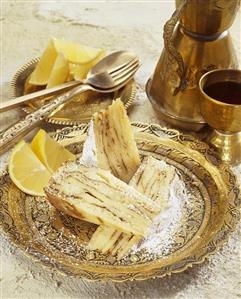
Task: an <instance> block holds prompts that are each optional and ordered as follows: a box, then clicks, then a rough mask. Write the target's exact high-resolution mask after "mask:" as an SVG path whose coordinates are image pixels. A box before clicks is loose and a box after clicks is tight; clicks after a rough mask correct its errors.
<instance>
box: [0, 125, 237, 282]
mask: <svg viewBox="0 0 241 299" xmlns="http://www.w3.org/2000/svg"><path fill="white" fill-rule="evenodd" d="M133 128H134V130H135V134H136V141H137V144H138V148H139V151H140V153H141V155H142V156H148V155H152V156H154V157H155V158H157V159H161V160H165V161H166V162H167V163H169V164H171V165H173V166H175V167H176V168H177V169H178V170H179V173H181V177H182V181H183V182H184V184H185V187H186V189H187V192H188V194H189V197H190V198H189V204H188V205H184V206H183V211H182V212H183V217H182V219H181V221H180V225H179V226H178V228H177V229H176V231H174V232H173V242H172V244H171V247H170V248H169V250H168V251H165V250H164V251H163V252H161V253H158V255H152V254H150V253H147V252H140V253H136V254H129V255H128V256H127V257H126V258H124V259H122V260H120V261H117V260H116V259H115V258H114V257H112V256H108V255H102V254H99V253H97V252H93V251H88V250H87V249H86V244H87V242H88V240H89V239H90V237H91V235H92V233H93V232H94V230H95V228H96V226H95V225H91V224H89V223H87V222H84V221H80V220H77V219H74V218H72V217H69V216H67V215H64V214H63V213H61V212H58V211H57V210H55V209H54V208H53V207H52V206H51V205H50V204H49V203H48V201H47V200H46V199H45V198H36V197H32V196H28V195H26V194H24V193H23V192H21V191H20V190H18V189H17V188H16V187H15V186H14V185H13V184H12V183H11V181H10V179H9V176H8V174H7V173H5V174H4V175H2V176H1V179H0V223H1V227H2V229H3V231H4V232H5V233H6V234H7V235H8V236H9V237H10V238H11V240H12V241H13V242H14V243H15V245H16V246H17V247H19V248H21V249H22V250H23V251H24V252H25V253H26V254H27V255H29V256H30V257H31V258H33V259H34V260H39V261H41V262H42V263H43V264H44V265H46V266H48V267H50V268H54V269H56V270H59V271H61V272H62V273H65V274H67V275H74V276H77V277H83V278H86V279H89V280H106V279H111V280H114V281H126V280H133V279H137V280H142V279H148V278H151V277H162V276H165V275H167V274H171V273H173V272H181V271H183V270H185V269H186V268H187V267H190V266H192V265H193V264H198V263H201V262H203V261H204V259H205V257H207V256H208V255H210V254H212V253H214V252H215V250H216V249H217V247H218V246H220V245H221V244H223V242H224V241H225V240H226V239H227V237H228V235H229V234H230V233H231V231H233V230H234V228H235V225H236V224H237V222H238V220H239V217H240V214H239V208H240V195H239V188H238V187H237V185H236V180H235V176H234V175H233V173H232V172H231V170H230V169H229V167H228V165H226V164H223V163H222V162H221V161H220V159H219V157H218V155H217V154H216V153H215V152H214V151H213V150H211V149H210V148H209V147H208V145H207V144H205V143H203V142H201V141H199V140H197V139H195V138H194V137H191V136H188V135H183V134H181V133H179V132H178V131H176V130H168V129H165V128H161V127H160V126H158V125H146V124H141V123H133ZM86 131H87V126H86V125H80V126H76V127H72V128H64V129H62V130H60V131H57V132H56V133H55V135H54V137H55V138H56V139H57V140H58V141H59V142H61V143H62V144H64V145H67V146H68V148H69V149H70V150H72V151H73V152H74V153H81V151H82V145H83V141H84V139H85V136H86Z"/></svg>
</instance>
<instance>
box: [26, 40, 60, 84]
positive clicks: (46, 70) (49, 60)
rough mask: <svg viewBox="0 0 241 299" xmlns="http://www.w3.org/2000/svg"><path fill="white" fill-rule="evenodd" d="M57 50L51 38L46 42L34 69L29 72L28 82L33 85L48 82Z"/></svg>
mask: <svg viewBox="0 0 241 299" xmlns="http://www.w3.org/2000/svg"><path fill="white" fill-rule="evenodd" d="M57 55H58V53H57V51H56V48H55V45H54V42H53V40H52V39H51V40H50V41H49V43H48V46H47V48H46V49H45V50H44V52H43V54H42V56H41V58H40V60H39V62H38V64H37V66H36V68H35V70H34V71H33V73H32V74H31V77H30V80H29V83H30V84H33V85H46V84H47V83H48V80H49V77H50V74H51V72H52V68H53V66H54V64H55V60H56V58H57Z"/></svg>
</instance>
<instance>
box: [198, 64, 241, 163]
mask: <svg viewBox="0 0 241 299" xmlns="http://www.w3.org/2000/svg"><path fill="white" fill-rule="evenodd" d="M224 81H232V82H237V83H241V70H231V69H221V70H214V71H210V72H208V73H206V74H205V75H203V76H202V77H201V79H200V81H199V88H200V91H201V99H200V100H201V101H200V103H201V113H202V116H203V118H204V119H205V120H206V122H207V123H208V125H209V126H210V127H212V128H213V129H214V131H213V132H212V133H211V134H210V135H209V136H208V137H207V140H206V141H207V142H208V143H209V144H211V145H213V146H214V147H215V148H216V149H217V150H218V152H219V153H220V156H221V158H222V160H223V161H226V162H228V163H230V164H232V165H236V164H239V163H240V162H241V102H240V105H239V104H237V105H236V104H226V103H224V102H221V101H219V100H216V99H213V98H211V97H210V96H208V95H207V94H206V93H205V92H204V89H205V87H207V86H209V85H211V84H214V83H217V82H224Z"/></svg>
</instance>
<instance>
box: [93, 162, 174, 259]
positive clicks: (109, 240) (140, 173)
mask: <svg viewBox="0 0 241 299" xmlns="http://www.w3.org/2000/svg"><path fill="white" fill-rule="evenodd" d="M174 177H175V169H174V168H173V167H171V166H168V165H167V164H166V163H165V162H164V161H159V160H156V159H154V158H152V157H148V158H145V159H144V161H143V163H142V164H141V166H140V167H139V168H138V170H137V172H136V173H135V175H134V176H133V178H132V179H131V181H130V183H129V185H130V186H132V187H134V188H135V189H136V190H138V191H139V192H141V193H143V194H145V195H146V196H148V197H150V198H152V199H153V200H154V201H155V203H156V204H157V205H158V206H159V211H160V210H161V209H163V208H164V207H165V204H166V202H167V200H168V195H169V186H170V184H171V182H172V180H173V179H174ZM155 215H156V214H155V213H153V214H152V216H151V217H152V218H153V217H154V216H155ZM140 240H141V237H140V236H136V235H134V234H132V235H131V234H125V233H122V232H120V231H116V230H115V229H114V228H113V227H104V226H99V227H98V228H97V230H96V231H95V232H94V234H93V236H92V238H91V240H90V242H89V245H88V248H89V249H91V250H99V251H100V252H102V253H107V252H109V253H111V254H112V255H117V256H118V258H119V259H120V258H122V257H123V256H124V255H125V254H126V253H127V252H128V251H129V250H130V249H131V247H132V246H133V245H134V244H136V243H138V242H139V241H140Z"/></svg>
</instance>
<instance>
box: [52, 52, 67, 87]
mask: <svg viewBox="0 0 241 299" xmlns="http://www.w3.org/2000/svg"><path fill="white" fill-rule="evenodd" d="M68 75H69V64H68V60H67V59H66V58H65V56H64V55H63V54H62V53H59V54H58V56H57V58H56V60H55V63H54V66H53V68H52V71H51V74H50V76H49V80H48V84H47V87H46V88H50V87H54V86H56V85H58V84H62V83H64V82H66V80H67V77H68Z"/></svg>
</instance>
